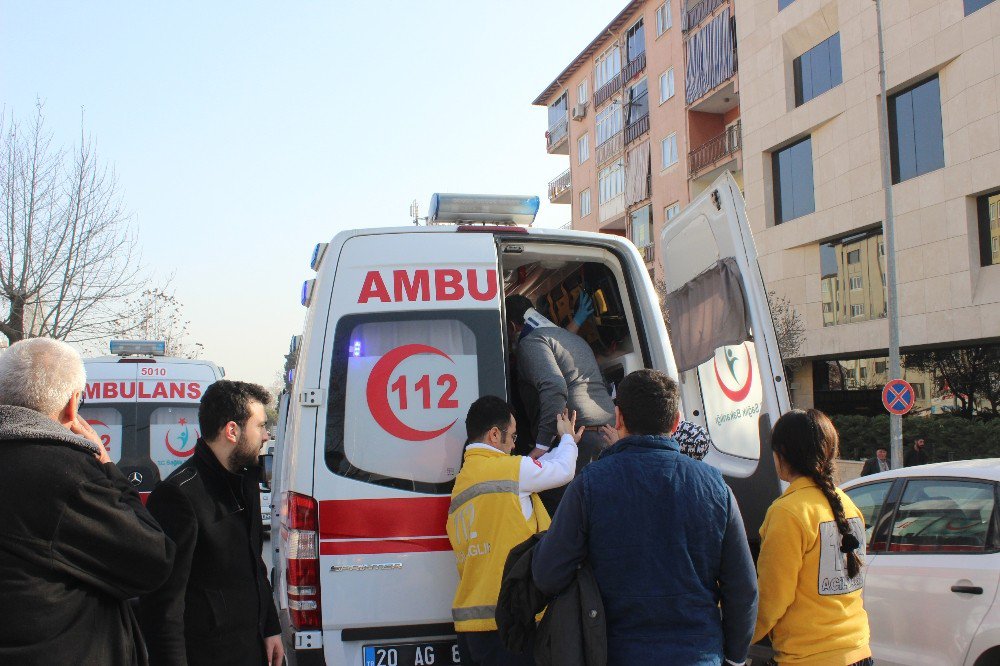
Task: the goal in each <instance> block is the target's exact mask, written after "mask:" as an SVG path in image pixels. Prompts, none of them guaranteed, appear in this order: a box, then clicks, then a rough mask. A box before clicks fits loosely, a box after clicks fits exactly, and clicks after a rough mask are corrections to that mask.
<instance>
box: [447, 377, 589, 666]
mask: <svg viewBox="0 0 1000 666" xmlns="http://www.w3.org/2000/svg"><path fill="white" fill-rule="evenodd" d="M556 425H557V430H558V432H559V436H560V437H559V445H558V446H556V447H554V448H553V449H551V450H550V451H548V452H547V453H546V454H545V455H543V456H541V457H539V458H538V459H537V460H533V459H532V458H530V457H528V456H512V455H510V452H511V451H512V450H513V449H514V442H515V440H516V439H517V423H516V421H515V420H514V414H513V412H512V411H511V408H510V405H508V404H507V403H506V402H505V401H504V400H503V399H501V398H498V397H496V396H484V397H482V398H480V399H479V400H476V401H475V402H474V403H472V406H471V407H470V408H469V414H468V416H466V419H465V430H466V434H467V436H468V444H466V448H465V457H464V459H463V462H462V470H461V471H460V472H459V473H458V476H457V477H456V478H455V488H454V490H452V493H451V506H450V507H449V509H448V539H449V540H450V541H451V547H452V549H453V550H454V551H455V557H456V559H457V561H458V575H459V583H458V590H457V591H456V592H455V600H454V602H453V603H452V610H451V613H452V618H453V619H454V621H455V631H456V632H458V646H459V651H460V652H461V657H462V665H463V666H466V665H471V666H532V665H533V664H534V660H533V658H532V656H531V655H530V654H515V653H513V652H510V651H509V650H507V648H506V647H505V646H504V644H503V642H502V641H501V640H500V635H499V634H498V633H497V623H496V619H495V614H496V604H497V598H498V597H499V596H500V579H501V577H502V575H503V565H504V562H506V560H507V555H508V554H509V553H510V550H511V549H512V548H513V547H514V546H516V545H518V544H519V543H522V542H523V541H525V540H526V539H528V538H529V537H530V536H531V535H532V534H535V533H537V532H541V531H544V530H546V529H548V527H549V522H550V520H549V514H548V512H546V510H545V507H544V506H543V505H542V502H541V500H540V499H539V498H538V495H537V493H538V492H540V491H542V490H548V489H550V488H558V487H559V486H563V485H566V484H567V483H569V482H570V481H571V480H572V479H573V474H574V470H575V469H576V456H577V446H576V445H577V442H579V441H580V437H581V436H582V435H583V428H580V429H579V430H576V412H574V413H573V414H569V413H568V412H567V411H565V410H564V411H563V413H562V414H559V415H557V418H556Z"/></svg>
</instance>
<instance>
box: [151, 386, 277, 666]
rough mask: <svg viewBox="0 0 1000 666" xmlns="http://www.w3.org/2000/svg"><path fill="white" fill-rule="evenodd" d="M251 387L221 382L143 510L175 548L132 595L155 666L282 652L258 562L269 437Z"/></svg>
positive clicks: (190, 665) (246, 664)
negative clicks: (190, 450) (165, 574)
mask: <svg viewBox="0 0 1000 666" xmlns="http://www.w3.org/2000/svg"><path fill="white" fill-rule="evenodd" d="M270 399H271V396H270V395H269V394H268V392H267V391H266V390H265V389H264V388H263V387H262V386H258V385H257V384H248V383H246V382H234V381H227V380H222V381H218V382H215V383H214V384H212V385H211V386H210V387H208V389H207V390H206V391H205V395H204V396H203V397H202V399H201V405H200V407H199V409H198V421H199V424H200V426H201V432H202V436H203V439H199V440H198V443H197V444H196V445H195V451H194V455H193V456H191V459H190V460H188V461H187V462H186V463H184V464H183V465H181V466H180V467H178V468H177V469H176V470H174V472H173V473H172V474H171V475H170V476H168V477H167V479H166V480H165V481H163V482H161V483H160V485H158V486H157V487H156V489H155V490H153V492H152V493H151V494H150V496H149V501H148V502H147V506H148V507H149V510H150V512H151V513H152V514H153V516H155V517H156V519H157V520H158V521H159V522H160V524H161V525H162V526H163V529H164V530H165V531H166V532H167V534H168V535H170V538H171V539H173V540H174V542H175V543H176V544H177V557H176V561H175V563H174V567H173V571H171V573H170V578H169V579H167V582H166V583H165V584H164V585H163V586H162V587H161V588H159V589H158V590H156V591H155V592H153V593H151V594H148V595H146V596H144V597H142V599H141V600H140V620H141V622H142V627H143V633H144V634H145V636H146V642H147V645H148V646H149V655H150V661H151V662H152V663H153V664H154V666H159V665H160V664H169V665H171V666H174V665H177V666H184V665H187V666H196V665H197V664H206V665H208V664H211V665H212V666H224V665H226V664H231V665H232V666H250V665H255V664H261V665H267V664H271V665H273V666H280V665H281V664H282V663H283V658H284V649H283V647H282V645H281V636H280V633H281V627H280V625H279V624H278V614H277V611H276V610H275V607H274V601H273V600H272V598H271V585H270V584H269V583H268V580H267V567H266V566H265V565H264V561H263V559H262V558H261V552H262V549H263V526H262V525H261V518H260V492H259V488H258V485H257V484H258V481H257V479H258V468H257V467H256V465H255V463H256V460H257V455H258V453H259V451H260V447H261V445H262V444H263V443H264V442H266V441H267V440H268V433H267V428H266V426H267V416H266V415H265V413H264V406H265V405H266V404H267V403H268V402H269V401H270Z"/></svg>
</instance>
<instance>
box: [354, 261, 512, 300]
mask: <svg viewBox="0 0 1000 666" xmlns="http://www.w3.org/2000/svg"><path fill="white" fill-rule="evenodd" d="M387 283H388V284H391V285H392V292H391V293H390V291H389V288H388V287H387V286H386V285H387ZM432 290H433V291H432ZM498 292H499V283H498V281H497V272H496V270H495V269H492V268H491V269H487V270H485V271H480V270H477V269H475V268H469V269H467V270H466V271H465V272H464V274H463V272H462V271H461V270H459V269H457V268H436V269H434V270H430V269H419V270H413V271H407V270H396V271H392V278H391V280H388V281H387V280H386V277H383V275H382V273H381V272H380V271H368V273H367V275H365V281H364V284H363V285H362V287H361V294H360V295H359V296H358V303H359V304H364V303H367V302H368V301H371V300H376V301H378V302H380V303H407V302H409V303H415V302H418V301H430V300H432V299H431V294H432V293H433V300H435V301H460V300H462V299H463V298H465V297H466V296H467V295H468V296H469V297H471V298H472V299H473V300H477V301H492V300H493V299H494V298H496V297H497V293H498Z"/></svg>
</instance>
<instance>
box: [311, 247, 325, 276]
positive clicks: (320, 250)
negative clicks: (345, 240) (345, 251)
mask: <svg viewBox="0 0 1000 666" xmlns="http://www.w3.org/2000/svg"><path fill="white" fill-rule="evenodd" d="M329 245H330V244H329V243H316V247H314V248H313V253H312V259H310V260H309V268H311V269H313V270H314V271H318V270H319V265H320V264H321V263H323V256H324V255H325V254H326V248H327V247H328V246H329Z"/></svg>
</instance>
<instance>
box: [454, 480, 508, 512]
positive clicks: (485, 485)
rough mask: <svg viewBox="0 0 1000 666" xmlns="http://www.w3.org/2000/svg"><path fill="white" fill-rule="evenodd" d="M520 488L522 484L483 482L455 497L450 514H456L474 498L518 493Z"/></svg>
mask: <svg viewBox="0 0 1000 666" xmlns="http://www.w3.org/2000/svg"><path fill="white" fill-rule="evenodd" d="M520 487H521V484H520V483H519V482H517V481H483V482H482V483H477V484H475V485H473V486H469V487H468V488H466V489H465V490H463V491H462V492H460V493H459V494H457V495H455V498H454V499H452V500H451V505H450V506H449V507H448V514H449V515H450V514H452V513H455V510H456V509H458V507H460V506H462V505H463V504H465V503H466V502H468V501H469V500H471V499H472V498H474V497H479V496H480V495H486V494H488V493H517V492H518V491H519V489H520Z"/></svg>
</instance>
